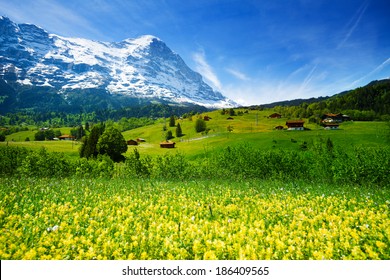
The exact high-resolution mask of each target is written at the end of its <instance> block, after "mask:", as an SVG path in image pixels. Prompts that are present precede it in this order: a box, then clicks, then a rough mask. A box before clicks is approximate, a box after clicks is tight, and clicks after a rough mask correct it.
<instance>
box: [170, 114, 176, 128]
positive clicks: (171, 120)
mask: <svg viewBox="0 0 390 280" xmlns="http://www.w3.org/2000/svg"><path fill="white" fill-rule="evenodd" d="M169 126H170V127H174V126H175V116H174V115H172V116H171V117H170V118H169Z"/></svg>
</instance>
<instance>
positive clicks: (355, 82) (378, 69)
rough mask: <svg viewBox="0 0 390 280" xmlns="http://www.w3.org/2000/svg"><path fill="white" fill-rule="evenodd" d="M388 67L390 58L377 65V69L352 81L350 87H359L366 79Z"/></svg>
mask: <svg viewBox="0 0 390 280" xmlns="http://www.w3.org/2000/svg"><path fill="white" fill-rule="evenodd" d="M388 65H390V57H389V58H388V59H386V60H385V61H384V62H382V63H381V64H379V65H378V66H377V67H375V69H374V70H372V71H371V72H369V73H368V74H367V75H364V76H363V77H361V78H360V79H358V80H355V81H353V82H352V84H351V86H356V85H359V84H360V83H362V82H364V81H365V80H366V79H370V77H372V76H374V75H375V74H377V73H379V72H381V71H382V70H383V69H384V68H385V67H386V66H388ZM389 78H390V77H389Z"/></svg>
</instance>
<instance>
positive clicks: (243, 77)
mask: <svg viewBox="0 0 390 280" xmlns="http://www.w3.org/2000/svg"><path fill="white" fill-rule="evenodd" d="M225 70H226V71H227V72H228V73H230V74H232V75H233V76H234V77H236V78H237V79H239V80H241V81H249V80H250V78H249V77H248V76H246V75H245V74H244V73H242V72H240V71H238V70H234V69H231V68H226V69H225Z"/></svg>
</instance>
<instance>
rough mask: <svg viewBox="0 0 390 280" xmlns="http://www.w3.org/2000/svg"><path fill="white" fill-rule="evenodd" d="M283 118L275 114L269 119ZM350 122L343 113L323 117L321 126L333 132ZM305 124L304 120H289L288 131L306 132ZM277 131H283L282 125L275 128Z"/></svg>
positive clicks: (287, 123)
mask: <svg viewBox="0 0 390 280" xmlns="http://www.w3.org/2000/svg"><path fill="white" fill-rule="evenodd" d="M281 117H282V115H281V114H278V113H273V114H271V115H269V116H268V118H273V119H280V118H281ZM349 120H350V117H349V116H347V115H343V114H341V113H339V114H333V113H328V114H325V115H323V116H322V117H321V125H322V126H323V127H324V129H327V130H333V129H338V128H339V125H340V123H342V122H344V121H349ZM304 123H305V121H303V120H288V121H286V126H287V130H305V127H304ZM275 129H276V130H283V129H284V127H283V126H282V125H278V126H276V127H275Z"/></svg>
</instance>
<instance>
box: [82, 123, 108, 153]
mask: <svg viewBox="0 0 390 280" xmlns="http://www.w3.org/2000/svg"><path fill="white" fill-rule="evenodd" d="M104 130H105V125H104V124H103V123H100V124H98V125H95V126H93V128H92V130H91V133H90V134H89V136H88V137H85V140H84V141H83V144H82V145H81V147H80V157H86V158H90V157H97V155H98V151H97V149H96V145H97V143H98V141H99V137H100V135H102V134H103V132H104Z"/></svg>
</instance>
